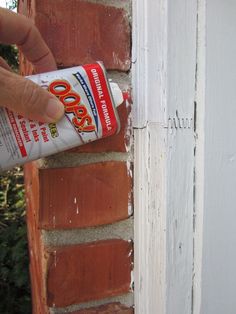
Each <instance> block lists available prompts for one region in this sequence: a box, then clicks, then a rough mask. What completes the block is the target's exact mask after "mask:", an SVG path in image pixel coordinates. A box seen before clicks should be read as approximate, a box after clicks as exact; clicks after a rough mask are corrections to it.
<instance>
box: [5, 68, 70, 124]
mask: <svg viewBox="0 0 236 314" xmlns="http://www.w3.org/2000/svg"><path fill="white" fill-rule="evenodd" d="M0 106H4V107H7V108H8V109H10V110H12V111H15V112H17V113H19V114H21V115H23V116H25V117H27V118H29V119H32V120H37V121H41V122H47V123H49V122H56V121H57V120H59V119H60V118H61V117H62V116H63V114H64V106H63V104H62V103H61V102H59V100H58V99H57V98H56V97H55V96H53V95H52V94H50V93H49V92H48V91H46V90H45V89H43V88H41V87H40V86H38V85H36V84H35V83H33V82H32V81H30V80H28V79H26V78H24V77H21V76H19V75H17V74H15V73H13V72H9V71H7V70H5V69H3V68H0Z"/></svg>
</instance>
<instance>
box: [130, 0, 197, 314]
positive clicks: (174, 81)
mask: <svg viewBox="0 0 236 314" xmlns="http://www.w3.org/2000/svg"><path fill="white" fill-rule="evenodd" d="M133 12H134V27H133V29H134V51H133V64H134V65H133V85H134V126H135V133H134V135H135V191H134V194H135V204H134V213H135V214H134V217H135V218H134V219H135V223H134V228H135V240H134V243H135V249H134V252H135V253H134V254H135V262H134V265H135V278H134V281H135V311H136V314H149V313H150V314H154V313H158V314H159V313H160V314H173V313H174V314H190V313H191V306H192V304H191V293H192V265H193V181H194V178H193V173H194V172H193V169H194V145H195V140H194V128H193V124H194V123H193V120H194V98H195V66H196V41H197V40H196V26H197V1H196V0H184V1H180V0H178V1H170V0H161V1H154V0H153V1H145V0H143V1H142V0H139V1H134V10H133ZM140 78H142V79H140Z"/></svg>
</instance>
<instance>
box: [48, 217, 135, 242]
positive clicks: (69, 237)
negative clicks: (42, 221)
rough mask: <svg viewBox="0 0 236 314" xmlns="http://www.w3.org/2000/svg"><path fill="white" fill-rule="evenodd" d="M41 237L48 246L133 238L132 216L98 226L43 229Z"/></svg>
mask: <svg viewBox="0 0 236 314" xmlns="http://www.w3.org/2000/svg"><path fill="white" fill-rule="evenodd" d="M42 237H43V242H44V244H45V245H46V246H49V247H54V246H63V245H73V244H81V243H88V242H94V241H99V240H109V239H123V240H127V241H129V240H131V239H133V217H130V218H129V219H125V220H123V221H120V222H117V223H113V224H109V225H105V226H100V227H91V228H82V229H72V230H52V231H46V230H43V232H42Z"/></svg>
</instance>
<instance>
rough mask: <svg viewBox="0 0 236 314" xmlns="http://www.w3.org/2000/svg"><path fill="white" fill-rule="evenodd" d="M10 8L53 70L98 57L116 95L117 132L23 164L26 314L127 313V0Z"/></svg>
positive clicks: (40, 2) (41, 2) (47, 0)
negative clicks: (36, 38)
mask: <svg viewBox="0 0 236 314" xmlns="http://www.w3.org/2000/svg"><path fill="white" fill-rule="evenodd" d="M18 10H19V12H20V13H23V14H25V15H27V16H29V17H30V18H32V19H33V20H34V22H35V23H36V25H37V26H38V27H39V29H40V31H41V33H42V35H43V37H44V38H45V40H46V42H47V43H48V45H49V46H50V48H51V49H52V52H53V54H54V56H55V58H56V61H57V64H58V66H59V67H69V66H73V65H78V64H84V63H89V62H93V61H96V60H102V61H104V63H105V67H106V68H107V70H108V72H109V76H110V77H112V78H113V79H114V80H115V81H117V82H118V83H120V86H121V87H122V89H123V91H124V95H125V96H126V97H125V102H124V103H123V104H122V105H121V106H120V107H119V109H118V112H119V115H120V119H121V124H122V129H121V132H120V133H119V134H118V135H116V136H113V137H110V138H107V139H104V140H100V141H97V142H95V143H91V144H87V145H85V146H83V147H80V148H76V149H73V150H70V151H68V152H64V153H61V154H58V155H55V156H51V157H50V158H47V159H43V160H40V161H37V162H33V163H31V164H28V165H26V166H25V182H26V197H27V220H28V237H29V250H30V272H31V282H32V299H33V313H34V314H36V313H37V314H39V313H42V314H46V313H73V314H76V313H77V314H93V313H102V314H109V313H119V314H131V313H133V306H132V305H133V294H132V286H133V284H132V265H133V263H132V256H133V253H132V235H133V231H132V230H133V221H132V206H133V203H132V131H131V125H130V111H131V104H130V99H129V96H128V95H129V88H130V77H129V70H130V63H131V59H130V48H131V47H130V46H131V40H130V36H131V35H130V32H131V30H130V14H131V10H130V1H129V0H112V1H110V0H98V1H94V0H90V1H81V0H66V1H64V0H57V1H55V0H31V1H30V0H28V1H27V0H20V1H19V7H18ZM20 63H21V72H22V74H24V75H27V74H31V73H32V67H31V66H30V64H28V63H27V61H26V60H25V59H24V57H23V56H21V57H20Z"/></svg>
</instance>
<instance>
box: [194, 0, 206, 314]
mask: <svg viewBox="0 0 236 314" xmlns="http://www.w3.org/2000/svg"><path fill="white" fill-rule="evenodd" d="M205 29H206V0H198V36H197V76H196V79H197V80H196V103H197V115H196V128H197V130H196V154H195V206H194V252H193V253H194V274H193V314H200V308H201V288H202V241H203V211H204V195H205V192H204V145H205V138H204V129H205V127H204V123H205V121H204V119H205V93H206V82H205V71H206V60H205V53H206V32H205ZM206 314H208V313H206Z"/></svg>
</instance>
